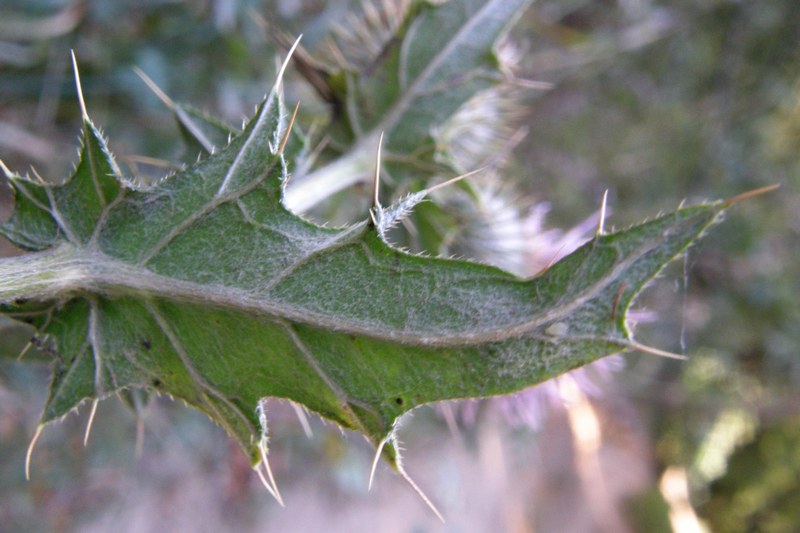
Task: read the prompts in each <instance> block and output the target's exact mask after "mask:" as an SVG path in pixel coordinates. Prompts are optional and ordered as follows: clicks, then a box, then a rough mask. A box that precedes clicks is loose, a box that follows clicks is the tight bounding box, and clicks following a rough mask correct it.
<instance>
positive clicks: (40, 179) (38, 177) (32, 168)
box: [31, 165, 47, 185]
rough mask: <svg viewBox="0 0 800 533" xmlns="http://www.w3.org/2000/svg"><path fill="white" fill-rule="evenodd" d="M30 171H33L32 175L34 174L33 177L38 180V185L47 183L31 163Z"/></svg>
mask: <svg viewBox="0 0 800 533" xmlns="http://www.w3.org/2000/svg"><path fill="white" fill-rule="evenodd" d="M31 172H32V173H33V176H34V177H35V178H36V179H37V180H39V185H47V182H46V181H45V179H44V178H43V177H42V175H41V174H39V171H38V170H36V167H35V166H33V165H31Z"/></svg>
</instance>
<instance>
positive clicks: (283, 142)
mask: <svg viewBox="0 0 800 533" xmlns="http://www.w3.org/2000/svg"><path fill="white" fill-rule="evenodd" d="M299 109H300V102H297V103H296V104H295V106H294V111H292V118H290V119H289V125H288V126H286V132H285V133H284V134H283V139H281V143H280V144H279V145H278V153H279V154H282V153H283V150H284V149H285V148H286V143H287V142H289V135H291V133H292V128H293V127H294V121H295V119H296V118H297V111H298V110H299Z"/></svg>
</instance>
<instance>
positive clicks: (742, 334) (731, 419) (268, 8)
mask: <svg viewBox="0 0 800 533" xmlns="http://www.w3.org/2000/svg"><path fill="white" fill-rule="evenodd" d="M357 4H358V3H357V2H348V1H345V0H339V1H331V2H321V1H311V0H276V1H274V2H267V1H261V0H239V1H236V0H206V1H179V0H138V1H134V0H120V1H115V2H106V1H100V0H95V1H89V0H87V1H75V0H3V1H2V3H0V158H2V160H3V161H4V163H5V164H6V165H7V166H9V167H10V168H11V169H14V170H17V171H20V172H23V173H24V172H25V171H26V170H27V169H29V168H30V166H31V165H33V166H34V167H35V168H36V170H37V171H38V172H39V173H40V174H42V175H43V176H47V177H49V178H59V177H61V176H65V175H66V174H67V173H68V171H69V169H70V168H71V165H72V163H73V162H74V161H75V160H76V149H77V135H78V132H79V127H80V114H79V113H80V111H79V107H78V105H77V100H76V94H75V88H74V83H73V81H72V74H71V66H70V60H69V51H70V49H72V50H74V51H75V54H76V56H77V57H78V61H79V63H80V67H81V73H82V80H83V90H84V95H85V98H86V101H87V104H88V107H89V112H90V114H91V116H92V118H93V119H94V121H95V122H96V123H97V124H98V125H100V126H101V127H102V128H103V129H104V131H105V133H106V134H107V136H108V137H109V139H110V144H111V148H112V150H113V151H114V152H115V154H116V155H117V156H118V158H119V159H120V161H121V163H122V164H123V166H125V167H126V168H128V169H136V170H137V171H139V172H144V173H152V174H154V175H156V174H158V173H159V172H163V170H161V169H158V168H157V167H154V166H152V165H143V164H142V163H141V161H140V160H138V159H136V157H135V156H140V155H146V156H150V157H155V158H160V159H166V160H173V159H175V158H176V157H178V155H179V154H180V151H181V149H182V146H181V143H180V140H179V138H178V135H177V129H176V127H175V125H174V123H173V120H172V117H171V115H170V113H169V112H168V110H166V109H165V108H164V106H163V104H161V103H160V102H159V101H158V99H157V98H156V97H155V96H154V95H153V94H152V93H151V92H150V91H149V90H148V89H147V87H146V86H145V85H144V83H143V82H142V81H141V80H140V79H139V78H138V77H137V76H136V75H135V74H134V73H133V71H132V67H133V66H138V67H140V68H141V69H142V70H144V71H145V72H147V73H148V75H149V76H150V77H151V78H153V79H154V80H155V81H156V83H157V84H158V85H159V86H161V87H162V88H163V89H164V90H165V91H166V92H167V93H168V94H169V95H170V96H172V97H173V98H175V99H176V100H180V101H184V102H190V103H192V104H195V105H196V106H198V107H201V108H203V109H206V110H208V111H210V112H212V113H214V114H215V115H217V116H220V117H223V118H225V119H226V120H228V121H230V122H231V123H233V124H237V125H238V123H239V122H240V121H241V120H242V119H243V118H244V117H246V116H248V115H249V114H250V113H251V112H252V109H253V106H254V105H255V104H256V103H257V102H258V101H259V99H260V98H261V96H262V95H263V94H264V93H265V92H266V90H267V89H268V88H269V86H270V85H271V83H272V80H273V77H274V73H275V61H276V53H277V50H276V47H275V45H274V43H273V42H272V41H270V39H269V38H268V36H266V35H265V33H264V31H263V30H262V29H261V28H260V27H259V25H258V24H256V23H255V22H254V20H253V18H252V16H251V14H250V10H255V11H257V12H258V13H260V14H261V15H263V16H264V17H265V18H267V19H268V20H270V21H271V22H272V23H274V24H276V25H279V26H280V27H282V28H284V29H285V30H286V31H288V32H289V33H291V34H293V35H296V34H299V33H303V34H304V40H303V42H304V45H305V46H306V47H307V48H309V49H310V50H312V51H313V50H314V48H315V47H317V46H319V45H320V43H321V42H322V41H323V38H324V37H325V35H326V34H327V33H328V31H329V30H330V28H331V25H332V24H334V23H335V22H337V21H342V20H343V17H344V15H345V14H346V13H347V11H348V9H358V5H357ZM513 39H514V41H515V42H516V43H517V44H518V45H519V46H520V47H521V49H522V50H523V52H524V54H523V57H522V71H521V72H520V73H519V74H518V75H520V76H522V77H525V78H529V79H533V80H539V81H546V82H552V83H553V88H552V89H551V90H548V91H539V92H534V93H531V95H530V96H529V98H528V99H527V101H526V104H527V105H526V116H525V123H526V124H527V126H528V127H529V134H528V136H527V138H526V139H525V140H524V141H523V142H522V143H521V144H520V145H519V146H518V147H517V148H516V150H515V153H514V156H513V160H512V162H511V164H510V166H509V171H508V173H507V174H508V175H507V179H508V180H513V181H515V182H516V185H517V186H518V188H519V191H520V198H521V200H520V201H521V202H523V201H524V202H531V203H533V202H543V201H546V202H548V203H549V205H550V215H549V219H548V220H549V223H550V224H551V225H552V226H556V227H567V228H568V227H571V226H573V225H574V224H577V223H578V222H579V221H581V220H583V219H584V218H585V217H586V216H588V214H590V213H592V212H593V211H594V210H595V209H597V206H598V204H599V201H600V198H601V196H602V194H603V191H604V190H606V189H608V190H609V198H610V205H611V207H612V208H613V214H612V216H611V217H610V219H609V222H608V223H609V224H611V225H614V226H616V227H624V226H626V225H628V224H631V223H634V222H637V221H640V220H642V219H644V218H646V217H649V216H654V215H655V214H656V213H658V212H660V211H666V210H670V209H673V208H674V207H675V206H676V205H677V204H678V203H679V202H680V201H681V200H683V199H687V200H689V201H693V200H695V201H696V200H700V199H707V198H720V197H730V196H734V195H736V194H739V193H742V192H744V191H747V190H749V189H754V188H757V187H761V186H764V185H768V184H773V183H779V184H780V185H781V188H780V189H779V190H778V191H777V192H773V193H771V194H769V195H767V196H764V197H760V198H758V199H755V200H752V201H750V202H747V203H745V204H743V205H740V206H737V207H736V208H735V209H733V210H732V211H731V212H730V213H729V215H728V216H727V220H726V221H725V222H724V223H723V224H722V225H720V226H717V227H716V228H714V229H713V230H712V232H711V233H710V234H709V235H708V236H707V237H706V238H705V239H704V240H703V241H702V243H701V244H700V245H699V246H698V247H696V248H694V249H693V250H692V251H691V252H690V253H689V255H688V256H687V257H686V260H685V261H682V262H678V263H677V264H675V265H673V266H672V267H671V268H670V269H668V271H667V272H666V273H665V275H664V276H663V278H662V279H660V280H659V281H658V282H656V283H655V284H654V286H653V287H651V288H650V289H649V290H648V292H647V294H646V295H645V297H644V298H643V299H642V300H641V301H640V303H639V307H642V308H646V309H647V310H649V311H651V312H652V313H653V314H654V316H656V320H654V321H651V322H649V323H646V324H642V325H641V326H640V330H639V332H638V337H639V339H640V340H644V341H646V342H647V343H648V344H651V345H655V346H659V347H661V348H664V349H669V350H672V351H678V352H680V351H685V352H686V353H687V354H688V355H689V356H690V357H689V360H688V361H687V362H673V361H669V362H667V361H662V360H655V359H653V358H652V356H642V355H638V354H630V355H627V356H626V363H627V364H626V366H625V368H624V369H622V370H621V371H619V372H618V373H617V374H616V376H615V378H614V379H613V381H610V382H607V383H605V384H604V385H602V389H603V390H602V394H601V395H596V394H595V395H591V397H589V396H587V395H582V394H579V395H578V397H577V398H576V397H575V396H574V395H573V396H570V395H569V391H568V390H564V391H562V392H563V394H562V397H561V400H563V401H562V402H561V403H562V404H563V405H560V406H559V405H553V406H551V407H549V408H547V409H543V411H542V420H541V423H540V424H539V427H538V428H537V429H533V428H514V427H511V426H510V425H509V424H508V423H506V422H505V421H504V420H503V419H502V418H501V417H498V416H491V413H492V412H482V411H480V410H479V416H478V418H477V422H476V423H475V424H469V425H464V424H462V427H461V428H460V430H459V431H458V432H455V433H454V432H453V431H452V430H451V429H448V426H447V424H446V423H445V421H444V419H443V418H442V417H441V416H440V415H439V414H437V412H435V411H434V410H432V409H428V408H424V409H420V410H418V411H417V412H416V413H415V414H414V416H413V417H412V418H411V419H410V420H408V421H407V422H406V423H405V424H404V428H403V429H402V431H401V436H402V438H403V440H404V442H405V445H406V448H407V450H408V451H407V456H408V459H407V464H408V468H409V470H410V473H411V474H412V475H414V476H415V477H417V478H419V479H418V481H419V482H420V483H421V484H422V485H423V486H424V487H425V488H426V489H427V491H428V493H429V495H430V496H432V498H433V499H434V500H435V501H437V502H438V503H439V504H440V506H441V507H442V508H443V511H444V512H445V514H446V515H447V516H448V519H449V521H448V523H447V524H446V525H441V524H439V523H438V522H437V521H436V519H435V517H433V516H432V515H431V514H430V513H429V512H428V511H427V510H426V509H425V508H424V507H423V505H422V504H421V503H419V502H418V501H417V500H416V498H415V496H414V495H413V493H411V491H410V490H409V489H408V488H407V487H405V486H404V485H403V484H402V483H401V482H400V481H399V480H398V479H397V478H396V476H393V475H391V474H390V473H389V472H388V471H387V470H380V471H379V473H378V479H377V486H376V487H374V488H373V491H372V492H371V493H369V494H367V492H366V480H367V475H368V471H369V463H370V461H371V458H372V454H371V450H370V449H369V447H368V446H367V445H366V443H365V442H363V440H362V439H360V438H358V437H356V436H354V435H351V434H348V435H344V436H343V435H341V434H340V432H339V431H338V430H337V429H334V428H331V427H330V426H325V425H323V424H322V422H320V421H319V420H313V421H312V426H313V429H314V436H313V437H312V438H311V439H307V438H306V437H305V436H304V435H303V431H302V429H301V428H300V426H299V424H298V423H297V422H296V421H295V420H294V418H293V415H292V414H291V410H290V409H288V408H287V406H285V405H281V404H279V403H277V402H274V406H273V407H274V412H273V414H272V416H271V419H272V421H271V427H272V434H273V438H272V441H271V442H272V451H271V454H272V458H273V459H272V461H273V469H274V470H275V471H276V477H277V478H278V482H279V484H280V485H281V487H282V491H283V492H284V496H285V499H286V500H287V505H288V507H287V509H281V508H279V507H278V506H277V505H276V504H275V503H274V502H273V501H272V500H270V499H269V498H268V497H267V495H266V494H265V492H264V491H263V489H261V488H260V487H259V485H258V483H257V480H256V479H254V476H253V475H251V472H250V470H249V467H248V465H247V462H246V460H245V459H244V458H243V457H240V452H239V451H238V449H236V448H235V447H234V446H233V445H232V444H231V442H230V441H229V440H228V439H227V437H226V436H225V435H224V433H223V432H222V431H221V430H220V429H219V428H216V427H214V426H213V425H212V424H211V423H210V422H209V421H208V420H206V419H205V418H204V417H203V416H202V415H199V414H197V413H194V412H190V411H189V410H188V409H186V408H184V407H183V406H181V405H175V404H173V403H172V402H171V401H169V399H167V398H160V399H155V400H154V401H152V402H151V403H150V405H148V406H146V407H144V408H143V415H144V418H143V420H144V431H143V440H142V442H141V443H140V448H141V450H140V452H141V453H140V454H138V457H137V420H136V417H135V416H134V415H133V414H132V413H133V411H134V410H131V409H130V408H128V407H126V406H125V405H124V403H123V402H117V401H114V400H109V401H106V402H103V403H102V404H101V405H100V408H99V411H98V415H97V420H96V423H95V428H94V430H93V435H92V438H91V440H90V443H89V446H88V448H86V449H84V448H83V447H82V439H83V430H84V426H85V421H86V416H87V414H88V408H84V409H82V410H81V411H80V412H79V413H78V414H77V415H74V416H70V417H68V418H67V419H66V420H65V421H64V422H63V423H61V424H57V425H54V426H53V427H51V428H48V429H47V430H45V433H44V436H43V438H42V440H41V442H40V443H39V445H38V447H37V450H36V453H35V454H34V456H33V479H32V480H31V481H30V482H26V481H25V480H24V471H23V464H24V457H25V449H26V447H27V444H28V440H29V439H30V437H31V436H32V434H33V431H34V429H35V427H36V423H37V420H38V414H39V413H38V411H39V409H41V406H42V405H43V404H44V398H45V394H46V387H47V383H48V381H49V375H48V368H47V366H46V364H42V363H41V362H37V361H41V360H44V359H45V358H44V357H42V355H41V354H36V353H35V350H34V351H32V352H30V353H28V354H27V355H26V361H28V362H27V363H19V362H17V361H16V360H15V358H16V356H17V354H18V353H19V351H20V350H21V349H22V347H23V346H24V345H25V343H26V342H27V339H28V337H29V335H30V332H27V331H25V330H20V329H19V328H17V327H14V326H12V325H10V324H8V323H6V322H3V323H0V354H2V357H0V458H2V459H1V460H0V530H3V531H108V530H111V529H113V530H115V531H153V530H158V531H225V530H231V531H234V530H235V531H245V530H252V531H348V532H349V531H382V532H383V531H387V532H388V531H397V532H401V531H402V532H427V531H432V532H433V531H447V532H457V531H464V532H468V531H514V532H527V531H558V532H564V531H576V532H583V531H625V530H629V531H648V532H649V531H669V530H670V528H673V529H674V528H676V527H677V526H676V525H677V524H681V525H680V528H681V529H682V530H685V531H693V530H696V529H692V528H694V527H707V528H709V530H712V531H730V532H734V531H768V532H793V531H798V530H800V394H798V392H797V388H798V385H799V384H800V356H799V354H798V350H800V303H798V297H799V296H800V261H799V260H798V259H800V257H799V256H800V250H799V248H800V246H799V245H800V239H799V238H798V237H799V235H798V233H800V157H799V155H800V5H798V4H797V2H796V0H763V1H759V2H746V1H738V0H674V1H655V0H615V1H614V0H602V1H599V0H598V1H589V0H559V1H556V0H543V1H538V2H536V3H534V4H533V7H532V8H531V9H530V10H529V11H528V12H527V13H526V14H525V16H524V17H523V18H522V19H521V20H520V21H519V22H518V24H517V25H516V26H515V28H514V31H513ZM290 70H291V69H290ZM287 92H288V95H287V96H288V99H289V100H290V101H292V102H294V101H297V100H298V99H299V100H301V101H302V108H301V117H300V120H301V124H302V123H305V125H308V124H309V123H310V122H311V121H312V120H313V119H314V118H315V117H318V116H320V115H322V114H324V112H325V109H324V106H323V104H322V103H321V102H319V101H318V100H316V99H315V97H314V95H313V93H312V92H311V91H310V89H309V88H308V87H307V86H306V85H305V84H304V83H303V82H302V80H301V79H300V77H299V76H298V74H297V73H296V72H290V74H289V80H288V83H287ZM523 198H524V200H523ZM2 206H3V213H6V215H5V216H7V213H8V212H9V209H10V205H9V194H8V192H7V191H5V190H4V191H3V194H2ZM2 251H3V253H4V254H5V255H8V254H13V253H18V252H16V251H15V250H14V249H13V248H11V247H10V245H8V244H6V243H3V247H2ZM127 403H128V404H131V403H133V404H135V403H136V398H135V397H128V398H127ZM481 415H483V416H481ZM581 417H583V418H581ZM587 417H588V418H587ZM595 423H597V424H599V426H598V428H599V429H598V431H596V432H593V431H592V427H593V424H595ZM587 428H588V429H587ZM587 435H588V436H587ZM592 435H594V436H595V437H597V436H598V435H599V440H597V441H596V442H594V443H593V444H592V445H591V446H589V445H587V444H586V439H587V438H590V437H592ZM590 444H591V443H590ZM598 476H599V477H598ZM598 482H599V483H600V484H599V485H598V484H596V483H598Z"/></svg>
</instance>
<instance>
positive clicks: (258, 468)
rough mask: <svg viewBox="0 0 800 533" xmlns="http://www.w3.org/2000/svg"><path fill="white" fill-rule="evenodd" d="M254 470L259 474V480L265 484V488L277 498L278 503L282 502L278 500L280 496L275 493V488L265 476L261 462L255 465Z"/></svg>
mask: <svg viewBox="0 0 800 533" xmlns="http://www.w3.org/2000/svg"><path fill="white" fill-rule="evenodd" d="M253 470H255V471H256V474H258V479H259V481H261V484H262V485H264V488H265V489H267V492H269V495H270V496H272V497H273V498H275V500H276V501H277V502H278V503H280V500H278V497H277V496H276V495H275V489H273V488H272V486H270V484H269V481H267V478H266V477H264V473H263V472H262V471H261V463H259V464H258V465H256V466H255V467H253Z"/></svg>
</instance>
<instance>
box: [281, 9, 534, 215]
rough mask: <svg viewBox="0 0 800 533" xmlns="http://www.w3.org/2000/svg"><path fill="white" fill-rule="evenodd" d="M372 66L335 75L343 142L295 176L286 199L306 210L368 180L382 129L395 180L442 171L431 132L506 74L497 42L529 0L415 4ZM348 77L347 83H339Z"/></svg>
mask: <svg viewBox="0 0 800 533" xmlns="http://www.w3.org/2000/svg"><path fill="white" fill-rule="evenodd" d="M418 4H419V6H418V7H417V8H415V9H411V10H410V11H409V15H408V17H407V20H406V22H405V24H403V25H402V26H401V27H400V29H399V30H398V34H397V35H396V36H395V38H394V39H392V40H391V41H390V42H389V43H388V44H387V46H386V48H385V49H384V51H383V53H382V54H381V55H380V57H379V58H377V59H376V61H375V64H373V65H371V66H370V68H368V69H366V70H364V71H359V72H347V71H343V72H340V73H338V74H336V75H334V76H333V80H335V81H336V84H334V88H335V87H336V86H343V87H344V88H343V89H339V92H340V93H341V94H340V95H339V96H340V98H341V101H342V102H343V103H344V104H343V105H344V111H343V112H342V113H340V114H339V115H338V120H337V122H335V123H334V124H333V125H332V127H331V129H330V131H329V132H328V134H329V136H330V137H331V138H332V139H333V144H334V145H337V146H342V147H346V148H345V149H344V150H343V153H342V154H341V156H340V157H339V158H338V159H336V160H335V161H334V162H332V163H331V164H329V165H326V166H324V167H321V168H319V169H317V170H316V171H314V172H312V173H310V174H308V175H300V176H296V180H295V181H293V186H292V187H290V188H289V189H288V191H287V198H286V201H287V204H288V205H289V206H291V207H292V208H293V209H295V210H297V211H305V210H306V209H308V208H310V207H312V206H313V205H315V204H316V203H318V202H320V201H321V200H324V199H326V198H328V197H330V195H332V194H333V193H335V192H337V191H340V190H342V189H344V188H346V187H348V186H350V185H353V184H355V183H357V182H359V181H362V180H364V179H366V178H367V177H368V175H369V169H370V167H371V163H372V159H373V154H374V153H375V150H376V146H377V141H378V137H379V136H380V135H381V134H383V135H384V138H385V142H384V155H385V170H386V171H387V172H388V174H389V175H391V176H392V177H393V178H394V179H403V178H406V177H411V176H415V177H418V176H419V174H420V173H427V174H430V173H431V171H432V170H433V171H436V170H442V168H443V167H442V165H441V164H439V163H438V162H436V161H435V158H434V156H435V155H436V152H437V150H438V146H437V142H436V139H435V137H434V131H435V129H436V127H437V126H440V125H441V124H442V123H444V122H445V121H446V120H447V119H448V118H449V117H451V116H452V115H453V114H455V112H456V111H457V110H458V109H459V108H460V107H461V106H462V105H464V104H465V103H466V102H467V101H468V100H470V99H471V98H472V97H473V96H475V95H476V94H477V93H479V92H480V91H482V90H484V89H486V88H488V87H490V86H492V85H494V84H496V83H497V82H498V80H499V79H500V78H501V77H502V74H501V72H500V70H499V69H498V61H497V59H496V58H495V56H494V52H493V48H494V46H495V43H496V42H497V40H498V39H499V38H500V37H501V36H502V35H503V33H504V32H505V31H506V30H507V29H508V27H509V26H510V25H511V24H512V23H513V22H514V21H515V20H516V18H517V17H518V16H519V15H520V13H521V12H522V11H523V10H524V9H525V8H526V7H527V6H528V5H529V4H530V0H459V1H450V2H444V3H433V2H418ZM341 78H343V79H344V81H343V82H342V81H340V79H341Z"/></svg>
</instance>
